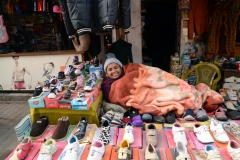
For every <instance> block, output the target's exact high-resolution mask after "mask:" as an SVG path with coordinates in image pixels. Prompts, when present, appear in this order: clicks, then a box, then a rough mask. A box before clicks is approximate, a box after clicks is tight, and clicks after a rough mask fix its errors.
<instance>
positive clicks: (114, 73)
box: [106, 63, 122, 79]
mask: <svg viewBox="0 0 240 160" xmlns="http://www.w3.org/2000/svg"><path fill="white" fill-rule="evenodd" d="M106 71H107V72H106V76H107V77H109V78H111V79H115V78H118V77H119V76H120V75H121V73H122V69H121V67H120V66H119V65H118V64H117V63H110V64H109V65H108V66H107V70H106Z"/></svg>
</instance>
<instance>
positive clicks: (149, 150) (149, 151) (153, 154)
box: [145, 143, 159, 160]
mask: <svg viewBox="0 0 240 160" xmlns="http://www.w3.org/2000/svg"><path fill="white" fill-rule="evenodd" d="M145 159H154V160H159V158H158V155H157V151H156V148H155V147H154V146H153V145H152V144H151V143H148V144H147V147H146V149H145Z"/></svg>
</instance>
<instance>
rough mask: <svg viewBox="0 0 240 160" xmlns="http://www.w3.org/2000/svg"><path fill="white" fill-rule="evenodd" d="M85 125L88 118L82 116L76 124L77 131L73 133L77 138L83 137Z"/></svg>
mask: <svg viewBox="0 0 240 160" xmlns="http://www.w3.org/2000/svg"><path fill="white" fill-rule="evenodd" d="M87 126H88V119H87V118H86V117H82V118H81V119H80V121H79V122H78V124H77V131H76V132H75V133H74V135H75V136H76V137H77V139H78V140H81V139H83V138H84V137H85V134H86V130H87Z"/></svg>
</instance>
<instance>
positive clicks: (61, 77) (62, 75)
mask: <svg viewBox="0 0 240 160" xmlns="http://www.w3.org/2000/svg"><path fill="white" fill-rule="evenodd" d="M65 78H66V77H65V74H64V72H58V79H59V80H64V79H65Z"/></svg>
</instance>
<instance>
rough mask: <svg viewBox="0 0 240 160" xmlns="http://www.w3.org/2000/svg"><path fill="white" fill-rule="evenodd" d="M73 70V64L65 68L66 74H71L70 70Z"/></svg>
mask: <svg viewBox="0 0 240 160" xmlns="http://www.w3.org/2000/svg"><path fill="white" fill-rule="evenodd" d="M72 71H73V66H72V65H69V66H67V67H66V68H65V70H64V74H65V76H69V74H70V72H72Z"/></svg>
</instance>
